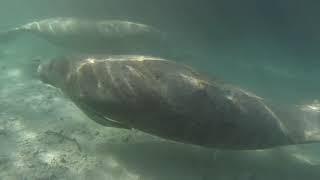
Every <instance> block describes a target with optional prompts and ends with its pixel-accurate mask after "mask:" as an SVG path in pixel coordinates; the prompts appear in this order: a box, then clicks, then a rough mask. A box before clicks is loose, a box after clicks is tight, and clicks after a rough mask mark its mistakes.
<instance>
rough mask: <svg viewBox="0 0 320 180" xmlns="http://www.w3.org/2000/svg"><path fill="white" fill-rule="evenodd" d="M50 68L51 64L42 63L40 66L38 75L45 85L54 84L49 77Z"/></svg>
mask: <svg viewBox="0 0 320 180" xmlns="http://www.w3.org/2000/svg"><path fill="white" fill-rule="evenodd" d="M49 66H50V65H49V63H40V64H39V65H38V69H37V73H38V76H39V78H40V80H41V81H42V82H43V83H47V84H52V82H51V81H50V77H49V75H50V71H49V70H50V69H49Z"/></svg>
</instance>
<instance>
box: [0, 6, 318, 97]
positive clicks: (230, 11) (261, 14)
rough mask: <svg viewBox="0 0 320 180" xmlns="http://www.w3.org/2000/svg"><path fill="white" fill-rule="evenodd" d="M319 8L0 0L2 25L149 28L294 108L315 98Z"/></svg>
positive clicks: (212, 68) (197, 60)
mask: <svg viewBox="0 0 320 180" xmlns="http://www.w3.org/2000/svg"><path fill="white" fill-rule="evenodd" d="M319 6H320V4H319V2H317V1H311V0H307V1H299V0H291V1H289V0H281V1H277V0H270V1H264V0H243V1H236V0H214V1H212V0H199V1H194V0H161V1H156V0H134V1H129V0H90V1H89V0H55V1H49V0H29V1H28V2H24V1H21V0H2V1H1V11H0V22H1V25H0V27H1V29H6V28H7V27H12V26H15V25H17V24H23V23H25V22H28V21H31V20H34V19H42V18H47V17H57V16H77V17H94V18H116V19H129V20H132V21H138V22H142V23H146V24H150V25H154V26H156V27H158V28H159V29H161V30H163V31H165V32H167V33H169V34H170V35H171V37H172V38H173V39H175V40H174V42H175V45H174V46H175V47H176V48H177V49H179V50H180V51H181V52H180V53H181V54H183V57H184V59H186V61H187V62H189V64H193V65H195V66H197V67H200V68H199V69H200V70H202V71H206V72H208V73H210V74H213V75H218V76H220V77H222V78H223V79H226V80H227V81H231V82H235V83H237V84H239V85H241V86H242V87H244V88H247V89H250V90H252V91H254V92H256V93H257V94H259V95H261V96H264V97H267V98H273V99H278V100H279V99H281V100H284V101H289V102H292V103H296V102H301V101H305V100H311V99H314V98H318V96H319V90H320V86H319V83H318V80H317V77H318V75H319V73H320V72H318V67H319V64H320V63H319V62H320V61H319V60H318V57H319V53H320V51H319V41H320V40H319V39H320V35H319V32H320V31H319V30H320V25H319V23H317V22H318V17H319V15H320V13H319V11H318V9H319ZM35 51H36V50H35Z"/></svg>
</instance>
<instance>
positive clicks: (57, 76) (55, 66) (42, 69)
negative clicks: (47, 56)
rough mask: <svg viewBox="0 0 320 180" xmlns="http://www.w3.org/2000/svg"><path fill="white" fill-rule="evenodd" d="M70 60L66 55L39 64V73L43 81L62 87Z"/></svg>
mask: <svg viewBox="0 0 320 180" xmlns="http://www.w3.org/2000/svg"><path fill="white" fill-rule="evenodd" d="M69 67H70V61H69V59H68V58H66V57H60V58H55V59H52V60H50V61H48V62H44V63H41V64H40V65H39V66H38V74H39V76H40V79H41V81H42V82H44V83H46V84H50V85H52V86H55V87H58V88H62V86H63V83H64V81H65V78H66V75H67V74H68V71H69Z"/></svg>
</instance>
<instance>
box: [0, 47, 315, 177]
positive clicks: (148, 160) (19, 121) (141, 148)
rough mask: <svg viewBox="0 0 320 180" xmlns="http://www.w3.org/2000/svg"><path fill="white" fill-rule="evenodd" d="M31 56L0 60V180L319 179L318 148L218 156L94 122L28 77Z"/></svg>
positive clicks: (7, 54) (11, 55)
mask: <svg viewBox="0 0 320 180" xmlns="http://www.w3.org/2000/svg"><path fill="white" fill-rule="evenodd" d="M32 58H33V57H32V56H26V55H22V54H20V55H19V54H17V53H16V52H10V51H3V53H2V56H1V61H0V179H1V180H40V179H41V180H60V179H82V180H85V179H90V180H109V179H110V180H212V179H214V180H302V179H308V180H318V179H319V178H320V166H319V164H320V158H319V152H320V145H301V146H291V147H285V148H276V149H272V150H260V151H222V150H215V149H205V148H201V147H196V146H190V145H183V144H178V143H173V142H168V141H165V140H162V139H159V138H156V137H152V136H149V135H146V134H143V133H141V132H138V131H135V130H132V131H126V130H119V129H116V128H107V127H103V126H101V125H98V124H96V123H95V122H93V121H92V120H90V119H88V117H86V116H85V115H84V114H83V113H82V112H81V111H79V110H78V109H77V108H76V106H75V105H74V104H73V103H72V102H70V101H69V100H68V99H66V98H65V97H63V95H62V94H61V93H60V92H59V91H58V90H57V89H55V88H53V87H50V86H48V85H45V84H43V83H41V82H40V81H39V80H38V79H37V78H36V77H29V75H28V74H29V73H30V72H28V71H25V66H26V64H28V63H26V62H28V61H30V62H31V60H32Z"/></svg>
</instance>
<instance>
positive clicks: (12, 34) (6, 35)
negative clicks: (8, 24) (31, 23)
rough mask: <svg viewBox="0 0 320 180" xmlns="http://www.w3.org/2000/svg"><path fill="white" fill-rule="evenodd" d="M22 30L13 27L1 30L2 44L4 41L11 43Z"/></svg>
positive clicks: (0, 42)
mask: <svg viewBox="0 0 320 180" xmlns="http://www.w3.org/2000/svg"><path fill="white" fill-rule="evenodd" d="M21 33H22V31H21V30H20V29H12V30H9V31H3V32H0V44H2V43H10V42H11V41H13V40H15V39H16V38H17V37H18V36H19V35H20V34H21Z"/></svg>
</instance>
